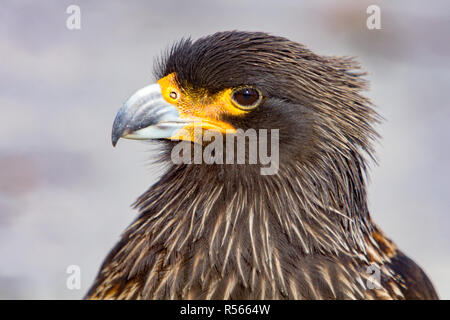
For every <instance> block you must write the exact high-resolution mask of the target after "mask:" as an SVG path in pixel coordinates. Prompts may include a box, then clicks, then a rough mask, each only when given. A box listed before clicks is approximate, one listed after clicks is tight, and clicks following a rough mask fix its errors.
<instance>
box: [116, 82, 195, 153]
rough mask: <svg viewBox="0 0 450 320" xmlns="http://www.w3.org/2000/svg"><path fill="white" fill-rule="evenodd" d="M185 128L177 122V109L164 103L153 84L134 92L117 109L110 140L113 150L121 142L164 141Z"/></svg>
mask: <svg viewBox="0 0 450 320" xmlns="http://www.w3.org/2000/svg"><path fill="white" fill-rule="evenodd" d="M186 124H187V122H186V121H185V120H183V119H180V117H179V113H178V110H177V108H176V107H175V106H173V105H171V104H170V103H168V102H167V101H166V100H164V98H163V96H162V94H161V87H160V86H159V84H157V83H156V84H152V85H149V86H147V87H144V88H142V89H140V90H138V91H136V93H134V94H133V95H132V96H131V97H130V98H129V99H128V100H127V101H126V102H125V104H124V105H123V107H122V108H120V110H119V112H118V113H117V115H116V118H115V120H114V124H113V128H112V134H111V140H112V144H113V146H116V144H117V141H119V139H120V138H125V139H135V140H150V139H167V138H170V137H171V136H173V135H174V134H175V132H176V131H178V130H179V129H181V128H182V127H183V126H185V125H186Z"/></svg>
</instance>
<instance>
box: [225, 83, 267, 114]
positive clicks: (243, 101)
mask: <svg viewBox="0 0 450 320" xmlns="http://www.w3.org/2000/svg"><path fill="white" fill-rule="evenodd" d="M261 99H262V94H261V93H260V91H259V90H258V89H256V88H252V87H245V88H239V89H236V90H235V91H234V92H233V94H232V100H233V102H234V103H235V104H236V105H237V107H239V108H241V109H244V110H249V109H253V108H255V107H257V106H258V104H259V103H260V102H261Z"/></svg>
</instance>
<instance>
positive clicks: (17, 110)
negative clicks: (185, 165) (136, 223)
mask: <svg viewBox="0 0 450 320" xmlns="http://www.w3.org/2000/svg"><path fill="white" fill-rule="evenodd" d="M72 4H76V5H79V6H80V8H81V29H80V30H69V29H67V28H66V19H67V18H68V16H69V15H68V14H67V13H66V8H67V7H68V6H69V5H72ZM370 4H377V5H378V6H380V8H381V27H382V29H381V30H368V29H367V27H366V19H367V17H368V15H367V14H366V9H367V7H368V5H370ZM449 12H450V3H449V2H448V1H432V2H425V1H395V3H393V1H370V2H365V1H358V2H356V1H301V2H300V1H296V2H294V1H282V0H277V1H250V0H240V1H237V0H236V1H221V2H213V1H209V2H207V1H203V2H201V1H185V2H181V1H74V0H73V1H1V10H0V26H1V27H0V56H1V63H0V108H1V109H0V110H1V112H0V257H1V258H0V298H3V299H5V298H19V299H28V298H37V299H49V298H58V299H79V298H81V297H82V296H83V295H84V294H85V292H86V290H87V289H88V287H89V285H90V284H91V282H92V281H93V278H94V276H95V274H96V272H97V270H98V268H99V266H100V263H101V262H102V260H103V258H104V257H105V256H106V254H107V253H108V251H109V249H110V248H111V247H112V246H113V245H114V244H115V243H116V241H117V240H118V238H119V235H120V233H121V232H122V231H123V230H124V229H125V228H126V227H127V225H128V224H129V223H131V221H132V220H133V219H134V217H135V216H136V212H134V211H133V210H132V209H131V208H130V204H131V203H132V202H133V201H134V200H135V199H136V198H137V196H138V195H140V194H141V193H142V192H143V191H144V190H145V189H146V188H147V187H149V186H150V185H151V184H152V183H154V182H155V180H156V179H157V178H158V176H159V175H160V174H161V173H162V170H161V168H160V167H158V166H155V165H152V164H151V160H152V157H153V156H154V149H153V148H152V147H149V145H148V144H145V143H140V142H136V141H127V142H126V143H123V142H122V143H119V145H118V148H116V149H113V148H112V146H111V142H110V130H111V126H112V122H113V119H114V116H115V114H116V112H117V110H118V109H119V107H120V106H121V104H122V103H123V102H124V101H125V99H126V98H127V97H128V96H129V95H130V94H131V93H133V92H134V91H135V90H136V89H138V88H140V87H143V86H144V85H147V84H149V83H151V82H153V81H154V79H153V76H152V67H153V59H154V58H155V57H156V56H158V55H159V54H160V53H161V51H162V50H164V49H165V48H167V47H168V46H169V45H170V44H172V43H173V42H174V41H176V40H177V39H179V38H180V37H183V36H192V37H193V38H198V37H200V36H203V35H207V34H210V33H213V32H216V31H221V30H230V29H238V30H249V31H266V32H270V33H272V34H276V35H281V36H286V37H288V38H290V39H291V40H294V41H297V42H301V43H303V44H305V45H306V46H308V47H309V48H310V49H312V50H314V51H315V52H318V53H320V54H328V55H351V56H357V57H358V60H359V61H360V62H361V64H362V65H363V67H364V69H365V70H367V71H368V72H369V76H368V79H369V80H370V82H371V90H370V91H369V92H368V93H367V94H368V95H369V96H370V97H371V98H372V99H373V101H374V102H375V104H376V105H377V106H378V109H379V112H380V113H381V114H382V115H383V116H384V117H385V118H386V122H385V123H383V124H382V125H380V126H379V131H380V133H381V134H382V136H383V140H382V141H381V143H380V145H378V146H377V150H378V156H379V163H380V165H379V166H378V167H375V166H374V167H373V168H372V174H371V177H372V179H371V183H370V187H369V193H370V207H371V211H372V215H373V218H374V220H375V221H376V222H377V223H378V224H379V225H380V226H381V227H382V228H383V230H384V231H385V232H386V233H387V234H388V236H390V237H391V238H392V239H393V240H394V241H395V242H396V243H397V244H398V246H399V247H400V248H402V249H403V250H404V251H405V252H406V253H407V254H409V255H410V256H411V257H412V258H413V259H415V260H416V261H417V262H418V263H419V264H420V265H421V266H422V267H423V268H424V269H425V270H426V272H427V273H428V274H429V276H430V277H431V278H432V280H433V282H434V284H435V285H436V287H437V289H438V291H439V293H440V295H441V297H442V298H446V299H448V298H450V250H449V245H450V234H449V229H450V216H449V214H448V213H449V212H448V209H449V205H450V193H449V181H450V176H449V174H450V167H449V160H450V159H449V155H450V151H449V139H450V129H449V121H450V111H449V110H450V108H449V106H450V94H449V89H450V88H449V84H450V64H449V58H450V41H449V38H448V32H449V30H450V13H449ZM69 265H78V266H80V268H81V275H82V281H81V289H80V290H69V289H68V288H67V287H66V279H67V277H68V274H67V273H66V269H67V267H68V266H69Z"/></svg>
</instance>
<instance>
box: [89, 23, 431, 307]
mask: <svg viewBox="0 0 450 320" xmlns="http://www.w3.org/2000/svg"><path fill="white" fill-rule="evenodd" d="M358 68H359V66H358V64H357V63H355V62H354V61H353V60H352V59H351V58H337V57H326V56H320V55H317V54H314V53H313V52H311V51H310V50H308V49H306V48H305V47H304V46H303V45H301V44H298V43H295V42H292V41H289V40H287V39H285V38H282V37H276V36H271V35H268V34H265V33H250V32H238V31H232V32H220V33H216V34H213V35H211V36H207V37H204V38H201V39H199V40H197V41H195V42H193V41H191V40H189V39H187V40H182V41H180V42H178V43H177V44H176V45H174V46H173V47H172V49H171V50H169V51H168V52H167V54H166V55H165V56H164V57H163V58H162V59H160V60H159V63H158V64H157V68H156V69H157V70H156V74H157V78H158V79H159V80H158V82H157V83H156V84H153V85H150V86H147V87H145V88H143V89H141V90H139V91H137V92H136V93H135V94H134V95H133V96H131V97H130V99H129V100H128V101H127V102H126V103H125V105H124V106H123V107H122V109H120V111H119V113H118V114H117V116H116V119H115V121H114V125H113V131H112V142H113V145H115V144H116V143H117V141H118V140H119V138H129V139H142V140H156V141H158V142H160V144H161V145H162V147H163V153H162V155H163V156H162V158H161V161H164V162H166V163H167V164H168V169H167V172H166V173H165V174H164V175H163V176H162V178H161V179H160V180H159V181H158V182H157V183H156V184H155V185H153V186H151V187H150V188H149V189H148V190H147V191H146V192H145V193H144V194H143V195H141V196H140V198H139V199H138V200H137V201H136V203H135V205H134V206H135V208H137V209H138V210H139V216H138V218H137V219H136V220H135V221H134V222H133V223H132V224H131V225H130V226H129V227H128V229H127V230H126V231H125V233H124V234H123V235H122V237H121V240H120V241H119V243H118V244H117V245H116V246H115V247H114V248H113V250H112V251H111V252H110V253H109V255H108V256H107V258H106V259H105V261H104V263H103V265H102V266H101V269H100V272H99V274H98V276H97V278H96V280H95V282H94V284H93V286H92V287H91V289H90V290H89V292H88V293H87V296H86V297H87V298H89V299H437V298H438V297H437V294H436V292H435V290H434V288H433V285H432V284H431V282H430V280H429V279H428V278H427V276H426V275H425V273H424V272H423V271H422V270H421V269H420V267H419V266H417V265H416V264H415V263H414V262H413V261H412V260H411V259H409V258H408V257H407V256H406V255H404V254H403V253H402V252H401V251H400V250H399V249H398V248H397V247H396V246H395V244H394V243H393V242H392V241H390V240H389V239H387V238H386V237H385V236H384V234H383V233H382V232H381V231H380V229H379V228H378V227H377V226H376V225H375V224H374V223H373V222H372V220H371V218H370V214H369V209H368V206H367V195H366V177H365V175H366V169H367V168H366V163H367V161H366V158H367V157H373V147H372V144H373V142H374V141H375V140H376V139H377V133H376V131H375V130H374V124H376V123H377V122H378V121H379V116H378V115H377V113H376V112H375V111H374V109H373V107H372V104H371V102H370V101H369V100H368V99H367V98H366V97H364V96H363V95H361V93H360V92H361V91H362V90H364V89H365V87H366V83H365V81H364V80H363V79H362V78H361V75H363V73H361V72H358V71H355V70H357V69H358ZM238 129H239V130H242V131H243V132H250V131H251V130H253V131H251V132H253V133H255V132H256V133H258V132H263V131H262V129H265V130H266V132H269V133H268V136H269V139H268V140H269V141H276V142H277V145H276V146H274V145H271V146H270V147H268V149H270V150H266V151H267V154H270V152H272V153H274V152H275V151H277V152H278V154H279V157H278V158H277V159H276V162H277V163H276V170H274V171H273V172H271V173H270V172H269V173H267V172H265V173H264V172H263V171H262V169H264V168H265V169H267V163H264V164H263V163H262V161H253V162H251V161H249V160H250V159H251V158H252V156H254V153H255V150H256V149H251V148H244V151H243V159H244V161H241V162H239V161H237V162H236V161H234V162H233V161H220V160H217V159H219V158H220V159H222V157H223V158H224V159H225V158H226V157H227V156H228V155H230V154H231V155H234V152H235V151H236V152H238V150H237V149H238V148H239V145H237V147H234V146H233V149H229V148H228V146H225V147H224V149H223V152H222V153H220V152H219V151H218V149H217V150H216V151H215V153H214V161H208V159H203V161H200V162H198V161H197V162H196V161H184V162H183V161H181V162H180V161H178V162H177V161H173V155H174V153H173V149H174V148H176V147H177V148H178V147H179V146H180V144H182V145H184V147H186V145H187V146H188V147H187V148H184V149H181V150H182V151H181V153H180V155H183V156H184V155H187V158H184V159H188V160H192V158H193V157H194V155H195V154H196V152H197V151H195V150H194V149H196V147H197V146H201V148H204V149H205V151H206V148H207V147H208V145H209V143H208V139H203V140H202V139H199V136H198V134H199V132H200V133H201V134H203V133H204V132H206V131H208V132H211V131H212V132H213V133H216V135H215V138H214V139H210V140H209V141H214V142H217V141H222V142H221V143H222V144H225V141H226V138H228V137H230V136H231V137H232V136H233V135H236V134H237V132H238ZM249 130H250V131H249ZM218 136H220V137H222V136H223V139H222V140H220V139H218ZM272 138H276V139H272ZM216 140H217V141H216ZM250 140H251V139H250V138H249V136H244V141H250ZM210 143H212V142H210ZM219 146H220V144H219ZM216 147H217V144H216ZM276 148H277V149H276ZM191 149H192V150H194V152H193V153H191V152H190V151H192V150H191ZM218 155H219V156H220V157H217V156H218ZM241 156H242V154H241ZM257 159H258V158H257ZM241 160H242V159H241ZM211 162H212V163H211Z"/></svg>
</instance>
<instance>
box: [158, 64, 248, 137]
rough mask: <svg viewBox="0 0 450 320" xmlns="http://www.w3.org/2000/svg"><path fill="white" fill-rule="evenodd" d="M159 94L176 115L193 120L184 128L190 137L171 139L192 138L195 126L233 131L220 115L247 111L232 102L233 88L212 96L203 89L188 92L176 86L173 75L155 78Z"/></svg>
mask: <svg viewBox="0 0 450 320" xmlns="http://www.w3.org/2000/svg"><path fill="white" fill-rule="evenodd" d="M158 83H159V85H160V87H161V93H162V96H163V97H164V99H165V100H166V101H167V102H169V103H170V104H172V105H174V106H175V107H176V108H177V109H178V112H179V115H180V118H182V119H186V120H190V121H193V123H191V124H190V125H187V126H186V127H184V128H183V129H184V130H188V131H189V132H190V134H189V135H190V137H187V136H186V137H185V136H183V135H182V136H181V137H180V135H179V134H177V135H176V138H175V137H173V139H174V140H180V139H181V140H190V141H192V137H193V131H194V129H195V128H202V130H217V131H220V132H222V133H235V132H236V129H235V128H234V127H233V126H232V125H231V124H229V123H227V122H224V121H222V120H221V119H222V117H223V115H232V116H240V115H244V114H246V113H248V111H245V110H242V109H239V108H237V107H236V106H235V105H234V104H233V102H232V98H231V95H232V92H233V88H229V89H225V90H223V91H221V92H218V93H216V94H214V95H212V96H211V95H208V94H207V92H206V91H205V92H197V91H196V92H190V91H189V89H186V88H183V89H181V88H179V87H178V84H177V81H176V74H175V73H171V74H169V75H168V76H166V77H164V78H161V79H160V80H158Z"/></svg>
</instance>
